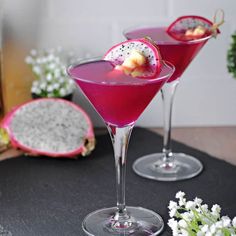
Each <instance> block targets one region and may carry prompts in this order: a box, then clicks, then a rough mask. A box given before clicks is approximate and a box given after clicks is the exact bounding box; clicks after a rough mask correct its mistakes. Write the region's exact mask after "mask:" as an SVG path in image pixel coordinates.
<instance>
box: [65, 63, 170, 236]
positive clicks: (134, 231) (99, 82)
mask: <svg viewBox="0 0 236 236" xmlns="http://www.w3.org/2000/svg"><path fill="white" fill-rule="evenodd" d="M173 71H174V67H173V66H172V65H171V64H170V63H165V62H163V66H162V69H161V72H160V74H159V76H158V77H157V78H154V79H140V78H133V77H131V76H128V75H125V74H124V73H123V72H122V71H119V70H114V65H113V64H112V63H111V62H109V61H104V60H97V61H89V62H83V63H81V64H79V65H75V66H71V67H70V68H69V69H68V73H69V75H70V76H71V77H72V78H73V79H74V80H75V82H76V83H77V84H78V86H79V87H80V88H81V90H82V91H83V93H84V94H85V96H86V97H87V98H88V100H89V101H90V102H91V104H92V105H93V107H94V108H95V110H96V111H97V112H98V113H99V114H100V116H101V117H102V119H103V120H104V122H105V124H106V126H107V128H108V131H109V133H110V136H111V140H112V144H113V148H114V156H115V166H116V185H117V206H116V207H112V208H104V209H101V210H97V211H95V212H92V213H90V214H89V215H87V216H86V218H85V220H84V221H83V225H82V227H83V229H84V231H85V232H86V233H87V234H88V235H96V236H97V235H101V236H106V235H157V234H159V233H160V232H161V230H162V229H163V220H162V218H161V217H160V216H159V215H158V214H156V213H155V212H153V211H151V210H147V209H144V208H141V207H126V204H125V171H126V154H127V148H128V143H129V138H130V135H131V131H132V128H133V126H134V123H135V121H136V120H137V119H138V117H139V116H140V115H141V113H142V112H143V110H144V109H145V108H146V107H147V105H148V104H149V103H150V101H151V100H152V98H153V97H154V96H155V94H156V93H157V92H158V91H159V90H160V88H161V87H162V86H163V84H164V83H165V82H166V81H167V80H168V79H169V78H170V76H171V75H172V74H173ZM140 94H141V95H142V96H141V97H140Z"/></svg>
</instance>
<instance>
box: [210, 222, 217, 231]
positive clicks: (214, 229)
mask: <svg viewBox="0 0 236 236" xmlns="http://www.w3.org/2000/svg"><path fill="white" fill-rule="evenodd" d="M210 232H211V233H215V232H216V225H215V224H212V225H211V226H210Z"/></svg>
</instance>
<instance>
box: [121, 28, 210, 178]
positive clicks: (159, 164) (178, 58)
mask: <svg viewBox="0 0 236 236" xmlns="http://www.w3.org/2000/svg"><path fill="white" fill-rule="evenodd" d="M124 36H125V37H126V38H127V39H134V38H143V37H146V36H149V37H151V38H152V40H154V41H155V42H156V43H157V45H158V47H159V49H160V51H161V55H162V57H163V58H164V59H165V60H167V61H170V62H171V63H172V64H173V65H174V66H175V72H174V73H173V75H172V76H171V78H170V79H169V80H168V82H167V83H166V84H165V86H163V88H162V89H161V94H162V100H163V104H164V126H163V127H164V138H163V149H162V153H153V154H149V155H146V156H143V157H141V158H139V159H137V160H136V161H135V163H134V164H133V169H134V171H135V172H136V173H137V174H138V175H140V176H142V177H145V178H149V179H154V180H160V181H177V180H183V179H189V178H192V177H194V176H197V175H198V174H199V173H200V172H201V171H202V170H203V165H202V163H201V162H200V161H199V160H198V159H196V158H195V157H193V156H191V155H188V154H184V153H174V152H172V148H171V120H172V119H171V118H172V107H173V100H174V95H175V92H176V88H177V86H178V84H179V79H180V77H181V75H182V74H183V72H184V71H185V69H186V68H187V67H188V65H189V64H190V62H191V61H192V60H193V59H194V58H195V56H196V55H197V54H198V52H199V51H200V49H201V48H202V47H203V46H204V45H205V43H206V42H207V41H208V39H209V38H210V37H211V36H208V37H205V38H201V39H196V40H191V41H187V42H182V41H177V40H175V39H173V38H172V37H170V36H169V35H168V34H167V32H166V27H154V26H152V27H150V26H148V27H137V28H132V29H128V30H125V31H124Z"/></svg>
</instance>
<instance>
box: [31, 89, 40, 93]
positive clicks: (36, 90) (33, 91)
mask: <svg viewBox="0 0 236 236" xmlns="http://www.w3.org/2000/svg"><path fill="white" fill-rule="evenodd" d="M31 92H32V93H35V94H40V93H41V90H40V89H39V88H36V87H32V88H31Z"/></svg>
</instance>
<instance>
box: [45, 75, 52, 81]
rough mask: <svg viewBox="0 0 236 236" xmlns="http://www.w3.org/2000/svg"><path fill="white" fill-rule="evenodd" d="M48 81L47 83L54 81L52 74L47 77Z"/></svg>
mask: <svg viewBox="0 0 236 236" xmlns="http://www.w3.org/2000/svg"><path fill="white" fill-rule="evenodd" d="M46 79H47V81H49V82H50V81H52V74H47V75H46Z"/></svg>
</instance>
